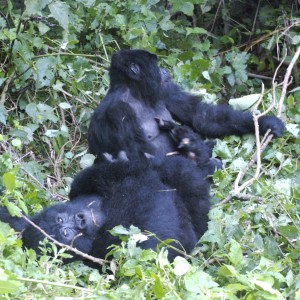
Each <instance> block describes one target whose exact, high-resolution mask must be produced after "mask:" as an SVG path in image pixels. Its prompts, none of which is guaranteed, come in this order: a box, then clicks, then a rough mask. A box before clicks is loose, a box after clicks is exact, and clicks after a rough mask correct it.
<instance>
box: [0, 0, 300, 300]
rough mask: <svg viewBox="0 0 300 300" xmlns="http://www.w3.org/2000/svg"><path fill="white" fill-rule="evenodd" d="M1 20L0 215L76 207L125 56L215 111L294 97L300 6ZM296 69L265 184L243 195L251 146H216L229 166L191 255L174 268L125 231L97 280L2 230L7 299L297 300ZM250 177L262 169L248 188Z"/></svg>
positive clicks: (148, 4) (34, 14)
mask: <svg viewBox="0 0 300 300" xmlns="http://www.w3.org/2000/svg"><path fill="white" fill-rule="evenodd" d="M287 3H288V4H287ZM0 8H1V12H0V28H1V30H0V43H1V48H0V62H1V68H0V92H1V93H0V94H1V96H0V97H1V98H0V173H1V174H0V175H1V178H0V185H1V186H2V187H4V190H3V195H2V197H1V203H2V205H6V206H7V207H8V208H9V210H10V212H11V213H12V214H13V215H19V214H20V212H21V211H24V212H25V213H29V214H32V213H35V212H37V211H39V210H40V209H41V208H42V207H43V206H46V205H49V204H51V203H54V202H57V201H63V200H65V199H67V194H68V189H69V185H70V182H71V180H72V178H73V177H74V175H75V174H76V172H77V171H78V170H80V169H81V168H84V167H85V166H87V165H89V164H90V163H91V160H92V158H91V156H90V155H89V154H88V153H87V144H86V131H87V126H88V123H89V119H90V116H91V113H92V111H93V109H94V108H95V107H96V105H97V103H98V102H99V101H100V100H101V99H102V98H103V96H104V95H105V93H106V91H107V87H108V83H109V82H108V66H109V61H110V57H111V54H112V53H113V52H114V51H115V50H116V49H119V48H144V49H147V50H149V51H152V52H155V53H157V54H158V55H159V57H160V61H161V65H162V66H163V67H165V68H167V69H168V70H169V71H170V72H171V73H172V74H173V76H174V78H175V79H176V81H177V82H178V83H179V84H180V85H181V86H183V87H184V88H186V89H188V90H190V91H193V92H195V93H198V94H201V95H202V96H203V98H204V99H205V101H208V102H215V103H217V102H222V103H226V102H229V103H230V104H231V105H235V106H237V107H239V108H249V106H251V104H253V101H254V100H257V94H260V92H261V83H262V82H264V84H265V94H264V99H263V103H262V104H261V105H260V107H259V109H260V110H261V111H264V110H265V109H266V108H267V107H268V106H269V104H270V102H272V99H274V97H276V98H277V100H278V99H279V97H280V95H281V92H282V89H284V88H286V87H284V85H282V84H280V83H281V82H282V80H283V78H284V76H285V74H286V70H287V66H288V64H289V63H290V61H291V59H292V58H293V56H294V55H295V53H296V51H297V48H299V46H300V33H299V32H300V30H299V24H300V14H299V9H300V6H299V1H296V0H292V1H285V0H277V1H267V0H260V1H247V0H227V1H217V0H198V1H196V0H193V1H183V0H169V1H167V0H164V1H158V0H138V1H133V0H127V1H120V0H108V1H101V0H77V1H72V0H66V1H59V0H41V1H35V0H26V1H25V2H23V1H10V0H7V1H4V0H1V1H0ZM281 61H283V64H282V65H281V67H280V69H279V71H278V72H277V73H276V78H275V80H274V82H275V81H276V82H277V83H278V84H277V85H275V83H273V84H272V78H273V76H274V74H275V70H276V68H277V66H278V65H279V63H280V62H281ZM298 68H299V64H298V65H297V64H295V65H294V67H293V71H292V75H293V81H292V83H291V84H290V85H288V93H287V95H286V97H285V101H284V107H283V113H282V114H281V117H282V119H283V120H284V121H285V122H286V124H287V131H286V133H285V135H284V137H282V138H280V139H277V140H272V141H271V143H270V144H269V145H268V147H267V148H266V149H265V150H264V152H263V153H262V171H263V173H262V174H261V176H260V178H259V179H258V180H255V181H254V182H253V183H252V184H251V185H250V186H247V187H246V188H245V189H244V190H243V191H242V192H243V195H240V196H239V197H237V195H234V194H233V192H232V191H233V187H232V185H233V182H234V180H235V178H236V176H237V174H238V172H239V171H240V170H241V169H242V168H244V167H245V165H246V164H247V162H248V161H249V160H250V158H251V155H252V154H253V152H254V150H255V149H256V144H255V138H254V137H253V136H246V137H244V138H238V137H230V138H226V139H224V140H222V141H221V140H220V141H218V144H217V146H216V148H215V154H216V155H218V156H220V157H221V158H222V159H223V162H224V166H225V167H224V169H223V170H219V171H217V172H216V174H215V176H214V185H213V190H212V201H213V204H214V206H213V208H212V210H211V213H210V219H211V221H210V223H209V229H208V231H207V233H206V234H205V235H204V236H203V238H202V239H201V243H199V246H198V247H197V248H196V249H195V251H194V253H193V255H192V257H189V256H187V257H186V258H182V257H178V258H177V259H176V260H175V261H174V263H172V264H170V263H169V262H168V261H167V259H166V252H165V251H166V249H165V248H161V249H159V250H158V254H156V253H154V252H152V251H150V250H146V251H141V250H140V249H139V248H138V247H137V245H136V241H137V240H138V239H139V238H141V233H140V232H139V230H138V229H136V228H131V229H129V230H127V229H124V228H116V229H115V234H119V235H120V236H122V238H123V239H124V243H123V244H122V246H121V247H115V248H114V247H113V248H112V250H111V253H112V254H113V257H114V259H113V260H111V263H110V264H107V265H105V266H102V267H100V268H103V269H104V270H106V269H110V270H111V271H110V272H104V273H103V274H100V273H99V272H98V271H97V270H92V269H89V268H87V267H85V266H83V265H82V264H79V263H73V264H70V265H66V266H61V257H64V256H65V255H67V254H65V253H64V251H63V250H59V251H58V250H57V248H56V246H55V245H54V244H52V245H51V246H50V247H51V248H52V249H53V251H54V253H55V256H54V258H51V257H50V256H48V255H47V252H48V250H47V248H44V251H43V253H44V254H43V255H42V256H41V257H38V258H37V257H36V255H35V253H34V252H33V251H32V250H23V249H22V247H21V241H20V240H18V239H17V237H16V235H15V233H14V232H13V230H12V229H10V228H9V226H8V225H6V224H4V223H0V257H1V259H0V298H1V299H10V298H11V299H25V298H26V299H79V298H81V299H238V298H239V299H247V300H248V299H274V300H275V299H286V298H290V299H300V275H299V271H300V270H299V269H300V268H299V259H300V219H299V213H300V204H299V200H300V168H299V158H298V157H299V155H300V139H299V131H300V128H299V121H300V102H299V100H298V99H299V96H300V89H299V82H300V77H299V74H300V73H299V71H298ZM246 95H250V96H248V97H245V96H246ZM249 103H250V104H249ZM272 113H274V114H276V113H277V112H276V109H273V110H272ZM254 173H255V166H252V167H251V168H250V169H249V170H248V171H247V174H246V176H245V179H244V180H247V179H249V178H251V177H253V176H254ZM230 195H233V197H229V196H230ZM223 199H227V200H229V201H223V202H222V200H223ZM126 240H128V242H127V243H126ZM45 244H46V242H45Z"/></svg>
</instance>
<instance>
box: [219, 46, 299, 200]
mask: <svg viewBox="0 0 300 300" xmlns="http://www.w3.org/2000/svg"><path fill="white" fill-rule="evenodd" d="M299 55H300V47H298V49H297V51H296V52H295V55H294V56H293V58H292V60H291V62H290V63H289V66H288V68H287V70H286V73H285V76H284V80H283V82H282V83H280V84H277V83H276V82H275V79H276V78H277V73H278V71H279V69H280V68H281V66H282V64H283V62H284V60H285V58H286V54H285V55H284V57H283V59H282V60H281V62H280V64H279V65H278V67H277V68H276V70H275V73H274V76H273V87H272V90H273V93H272V94H273V102H272V103H271V105H270V106H269V107H268V108H267V109H266V110H265V111H264V112H263V113H261V114H259V115H257V116H256V115H253V120H254V126H255V137H256V152H255V153H254V154H253V156H252V157H251V159H250V161H249V163H248V164H247V166H246V167H245V168H244V169H243V170H241V171H240V172H239V174H238V175H237V178H236V180H235V182H234V187H233V191H232V192H231V193H230V195H229V196H228V197H226V198H225V199H224V200H223V201H221V202H220V203H219V205H223V204H225V203H227V202H229V201H230V200H231V199H232V198H233V197H237V198H241V195H243V196H242V197H243V198H244V197H245V196H246V195H244V194H241V192H242V191H243V190H244V189H245V188H246V187H248V186H249V185H251V184H252V183H253V182H254V181H255V180H257V179H258V178H259V177H260V176H261V174H262V173H261V153H262V152H263V151H264V149H265V148H266V147H267V145H268V144H269V143H270V142H271V140H272V138H273V134H270V130H268V131H267V132H266V134H265V135H264V137H263V139H262V140H261V141H260V138H259V126H258V125H259V124H258V119H259V118H260V117H262V116H264V115H266V114H267V113H268V112H269V111H270V110H271V109H273V108H274V106H275V105H276V88H277V87H278V86H281V85H282V90H281V96H280V99H279V101H278V109H277V117H279V118H280V117H281V114H282V107H283V104H284V100H285V96H286V91H287V88H288V86H289V85H290V84H291V82H292V78H291V73H292V70H293V67H294V65H295V64H296V62H297V60H298V58H299ZM262 95H263V91H262V93H261V97H260V99H259V101H258V102H257V104H256V107H255V109H254V112H255V111H256V109H257V107H258V105H259V103H260V102H261V98H262ZM255 162H257V164H256V171H255V175H254V176H253V177H252V178H251V179H249V180H248V181H246V182H245V183H243V184H242V185H239V183H240V181H241V180H242V178H243V177H244V176H245V174H246V173H247V172H248V170H249V169H250V168H251V167H252V166H253V164H254V163H255Z"/></svg>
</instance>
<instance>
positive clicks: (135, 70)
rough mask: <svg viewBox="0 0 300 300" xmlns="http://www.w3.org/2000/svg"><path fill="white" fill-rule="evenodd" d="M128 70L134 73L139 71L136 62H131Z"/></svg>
mask: <svg viewBox="0 0 300 300" xmlns="http://www.w3.org/2000/svg"><path fill="white" fill-rule="evenodd" d="M130 70H131V72H132V73H133V74H134V75H137V74H139V73H140V67H139V65H137V64H135V63H132V64H131V65H130Z"/></svg>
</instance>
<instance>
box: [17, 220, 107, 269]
mask: <svg viewBox="0 0 300 300" xmlns="http://www.w3.org/2000/svg"><path fill="white" fill-rule="evenodd" d="M22 217H23V218H24V219H25V220H26V221H27V222H28V223H29V224H30V225H32V226H33V227H34V228H36V229H37V230H39V231H40V232H41V233H42V234H43V235H44V236H45V237H46V238H47V239H48V240H50V241H52V242H53V243H54V244H56V245H58V246H59V247H62V248H66V249H67V250H68V251H72V252H74V253H75V254H77V255H80V256H82V257H84V258H85V259H88V260H91V261H93V262H95V263H97V264H99V265H103V264H104V263H109V261H107V260H104V259H101V258H96V257H94V256H91V255H88V254H86V253H84V252H82V251H79V250H77V249H76V248H73V247H71V246H68V245H65V244H63V243H60V242H59V241H57V240H56V239H54V238H53V237H52V236H50V235H49V234H48V233H47V232H45V231H44V230H43V229H42V228H40V227H39V226H38V225H36V224H35V223H34V222H32V221H31V220H30V219H29V218H27V217H26V216H25V215H22Z"/></svg>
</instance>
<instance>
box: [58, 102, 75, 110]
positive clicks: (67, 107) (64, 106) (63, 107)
mask: <svg viewBox="0 0 300 300" xmlns="http://www.w3.org/2000/svg"><path fill="white" fill-rule="evenodd" d="M58 105H59V107H61V108H62V109H69V108H72V105H71V104H70V103H68V102H62V103H59V104H58Z"/></svg>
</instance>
